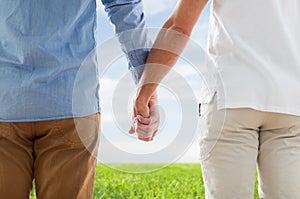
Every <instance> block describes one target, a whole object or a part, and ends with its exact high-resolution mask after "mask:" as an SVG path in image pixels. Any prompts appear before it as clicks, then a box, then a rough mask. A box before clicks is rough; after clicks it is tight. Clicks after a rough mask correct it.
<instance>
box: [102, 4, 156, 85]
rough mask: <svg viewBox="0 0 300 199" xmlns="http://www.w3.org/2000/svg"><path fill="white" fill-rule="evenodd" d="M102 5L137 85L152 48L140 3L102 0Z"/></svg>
mask: <svg viewBox="0 0 300 199" xmlns="http://www.w3.org/2000/svg"><path fill="white" fill-rule="evenodd" d="M102 3H103V5H104V6H105V11H106V12H107V13H108V17H109V18H110V21H111V22H112V24H113V25H114V26H115V32H116V34H117V35H118V38H119V42H120V44H121V48H122V50H123V52H124V53H125V54H126V57H127V59H128V69H129V70H130V72H131V74H132V76H133V78H134V80H135V83H136V84H137V83H138V81H139V79H140V78H141V76H142V73H143V70H144V64H145V63H146V59H147V57H148V54H149V50H150V48H151V46H152V43H151V41H150V40H149V39H148V38H147V29H146V25H145V18H144V12H143V5H142V1H141V0H102Z"/></svg>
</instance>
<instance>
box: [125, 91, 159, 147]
mask: <svg viewBox="0 0 300 199" xmlns="http://www.w3.org/2000/svg"><path fill="white" fill-rule="evenodd" d="M159 121H160V117H159V109H158V98H157V93H156V92H155V93H154V94H153V95H152V96H151V97H150V98H149V99H147V98H144V97H142V96H138V97H137V98H136V100H135V104H134V109H133V115H132V125H131V129H130V130H129V133H130V134H134V133H137V135H138V139H140V140H143V141H146V142H148V141H152V140H153V138H154V136H155V135H156V133H157V131H158V126H159Z"/></svg>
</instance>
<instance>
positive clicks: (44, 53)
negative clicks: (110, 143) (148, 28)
mask: <svg viewBox="0 0 300 199" xmlns="http://www.w3.org/2000/svg"><path fill="white" fill-rule="evenodd" d="M102 3H103V4H104V5H105V8H106V11H107V12H108V15H109V17H110V20H111V22H112V23H113V24H114V25H115V27H116V29H115V30H116V33H117V34H119V33H121V32H123V31H126V30H133V31H135V30H136V31H137V32H138V34H135V40H134V42H133V40H132V39H130V38H129V37H130V34H129V35H128V34H127V35H126V34H125V35H124V36H122V35H121V36H120V42H121V44H122V48H123V50H124V52H125V53H126V54H127V57H128V59H129V69H130V71H131V72H132V74H133V76H134V78H135V81H136V82H137V81H138V79H139V78H140V76H141V73H142V71H143V64H144V63H145V60H146V57H147V54H148V51H147V49H146V48H140V49H137V50H134V46H139V47H143V46H145V47H146V46H147V45H148V44H147V41H146V33H145V31H141V30H140V29H142V28H144V27H145V22H144V15H143V8H142V3H141V0H102ZM0 19H1V20H0V30H1V31H0V162H1V163H0V179H1V180H0V196H1V198H20V199H21V198H28V196H29V193H30V190H31V187H32V180H33V178H34V179H35V184H36V191H37V197H38V198H43V199H45V198H85V199H86V198H92V193H93V180H94V175H95V165H96V157H95V156H96V155H97V146H98V138H99V133H98V131H99V123H100V121H99V120H100V106H99V96H98V92H99V79H98V76H99V74H98V70H97V59H95V56H96V53H95V51H94V50H95V47H96V42H95V37H94V31H95V28H96V1H95V0H76V1H73V0H72V1H71V0H65V1H59V0H52V1H46V0H39V1H37V0H32V1H22V0H15V1H9V0H3V1H0ZM100 29H101V27H100ZM103 50H104V49H103ZM86 57H90V58H91V57H92V59H90V61H89V62H88V64H87V65H85V67H86V68H84V70H83V71H85V72H84V73H83V74H86V75H88V76H86V77H84V78H82V79H79V80H78V73H79V72H81V69H80V66H81V65H82V63H83V62H84V61H85V59H86ZM100 61H101V60H100ZM81 75H82V73H81ZM74 90H76V93H75V94H74ZM74 118H75V119H74ZM78 132H83V134H84V135H83V137H80V135H78Z"/></svg>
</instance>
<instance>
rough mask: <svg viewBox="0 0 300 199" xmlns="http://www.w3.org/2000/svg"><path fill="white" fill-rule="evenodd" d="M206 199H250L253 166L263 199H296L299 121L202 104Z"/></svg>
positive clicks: (299, 170) (299, 193) (299, 174)
mask: <svg viewBox="0 0 300 199" xmlns="http://www.w3.org/2000/svg"><path fill="white" fill-rule="evenodd" d="M200 122H201V138H200V154H201V155H200V159H201V166H202V172H203V178H204V184H205V188H206V193H205V195H206V199H250V198H253V195H254V193H253V192H254V179H255V171H256V166H257V168H258V173H259V195H260V198H264V199H300V117H299V116H293V115H286V114H279V113H270V112H262V111H257V110H254V109H249V108H235V109H223V110H217V108H216V96H215V97H214V99H213V100H212V102H211V103H209V104H202V105H201V116H200Z"/></svg>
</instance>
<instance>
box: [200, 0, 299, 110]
mask: <svg viewBox="0 0 300 199" xmlns="http://www.w3.org/2000/svg"><path fill="white" fill-rule="evenodd" d="M210 11H211V12H210V22H209V33H208V35H209V38H208V62H207V64H208V65H210V66H209V67H215V69H216V72H217V73H216V74H217V75H218V76H219V77H218V78H217V81H216V86H212V85H210V88H211V89H210V90H207V88H205V89H204V90H205V91H203V92H202V97H201V100H200V102H201V103H207V102H208V101H209V100H211V98H212V96H213V93H215V92H217V96H218V108H219V109H222V108H241V107H248V108H254V109H256V110H261V111H268V112H278V113H286V114H293V115H299V116H300V1H299V0H285V1H284V0H212V4H211V9H210Z"/></svg>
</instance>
